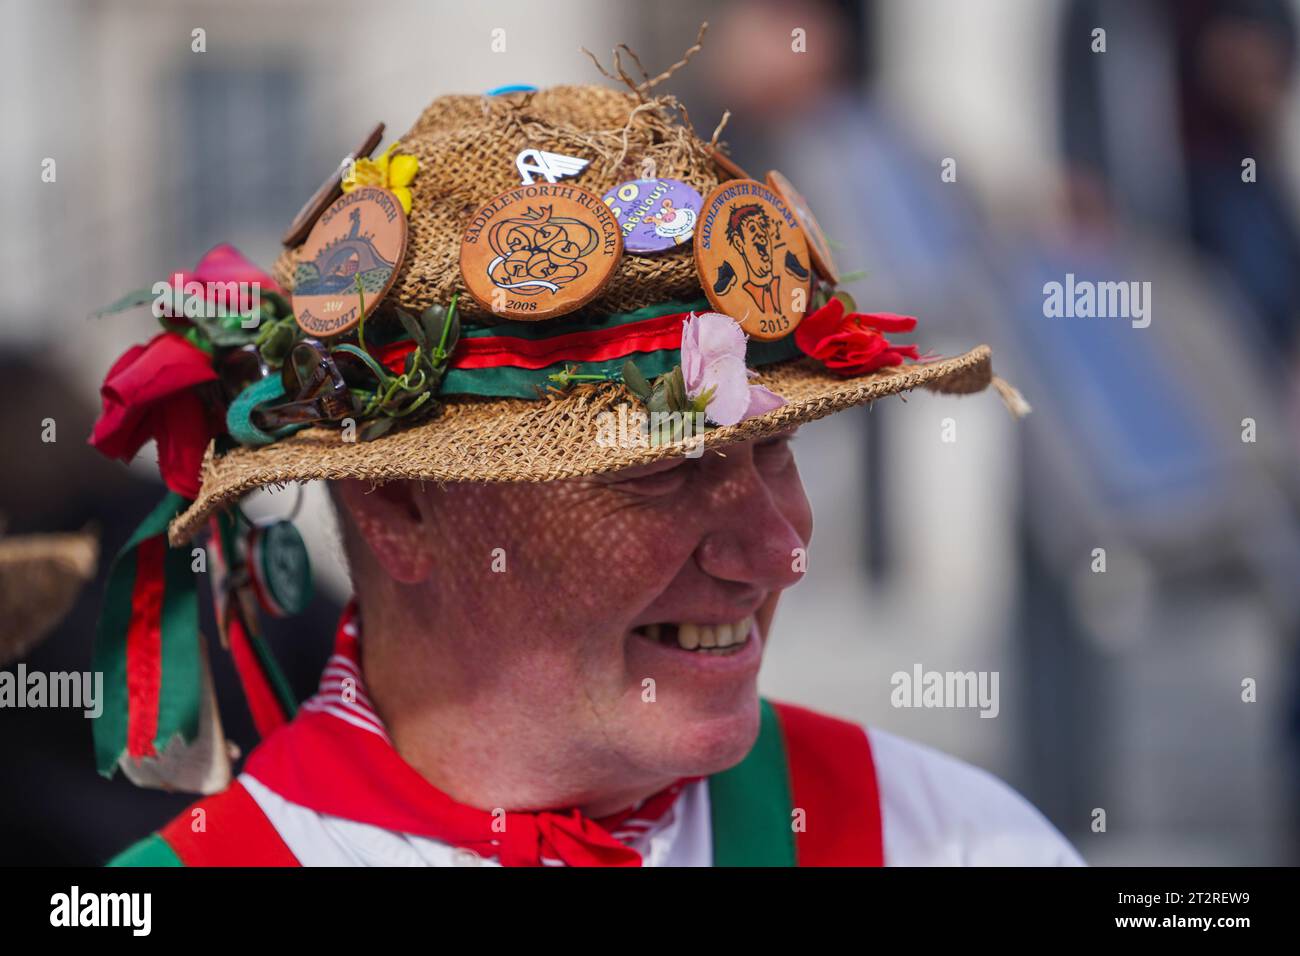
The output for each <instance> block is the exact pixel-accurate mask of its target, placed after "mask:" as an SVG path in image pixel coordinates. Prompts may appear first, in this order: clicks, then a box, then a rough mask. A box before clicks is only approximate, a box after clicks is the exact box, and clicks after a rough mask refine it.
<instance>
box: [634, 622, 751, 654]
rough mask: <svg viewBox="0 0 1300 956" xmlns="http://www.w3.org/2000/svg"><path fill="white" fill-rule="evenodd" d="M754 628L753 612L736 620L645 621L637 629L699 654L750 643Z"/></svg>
mask: <svg viewBox="0 0 1300 956" xmlns="http://www.w3.org/2000/svg"><path fill="white" fill-rule="evenodd" d="M753 630H754V618H753V616H752V615H750V616H748V617H744V618H742V619H741V620H739V621H736V622H734V623H732V624H684V623H683V624H672V623H663V624H645V625H643V626H641V627H637V628H633V633H635V634H639V635H640V636H642V637H645V638H649V639H650V640H652V641H658V642H659V643H660V644H667V645H668V646H669V647H676V648H680V649H681V650H684V651H694V652H696V653H697V654H717V655H726V654H734V653H736V651H738V650H740V649H741V648H742V647H744V646H745V645H746V644H747V643H749V639H750V635H751V634H752V633H753Z"/></svg>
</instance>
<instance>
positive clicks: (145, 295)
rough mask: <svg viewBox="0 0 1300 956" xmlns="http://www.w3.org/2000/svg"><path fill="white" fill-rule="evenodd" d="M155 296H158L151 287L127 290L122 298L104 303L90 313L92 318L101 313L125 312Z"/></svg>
mask: <svg viewBox="0 0 1300 956" xmlns="http://www.w3.org/2000/svg"><path fill="white" fill-rule="evenodd" d="M157 298H158V296H157V295H156V294H155V293H154V291H153V288H152V287H150V288H148V289H136V290H135V291H134V292H128V293H127V294H126V295H124V296H122V298H120V299H118V300H117V301H116V302H114V303H113V304H112V305H106V306H104V307H103V308H102V309H96V310H95V311H94V312H92V313H90V314H91V316H93V317H94V318H99V317H100V316H101V315H116V314H117V313H118V312H127V311H129V310H131V309H138V308H140V306H142V305H148V304H149V303H151V302H153V301H154V300H155V299H157Z"/></svg>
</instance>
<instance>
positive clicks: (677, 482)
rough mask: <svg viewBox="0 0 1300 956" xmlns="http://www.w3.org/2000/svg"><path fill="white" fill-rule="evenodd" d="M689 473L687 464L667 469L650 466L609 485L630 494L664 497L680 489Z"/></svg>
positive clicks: (679, 464)
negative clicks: (640, 472)
mask: <svg viewBox="0 0 1300 956" xmlns="http://www.w3.org/2000/svg"><path fill="white" fill-rule="evenodd" d="M689 473H690V468H689V467H687V463H684V462H678V463H675V464H673V465H672V466H670V467H667V468H664V467H655V466H650V467H649V468H648V469H647V470H646V471H645V472H644V473H642V474H635V473H634V474H631V475H626V476H623V477H620V478H618V479H616V480H614V481H611V482H610V483H609V484H610V487H611V488H617V489H618V490H619V491H626V492H629V493H631V494H636V495H664V494H668V493H670V492H673V491H676V490H677V489H679V488H681V487H682V485H683V484H684V483H685V482H686V478H687V476H688V475H689Z"/></svg>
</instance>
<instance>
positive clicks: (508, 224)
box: [460, 183, 623, 321]
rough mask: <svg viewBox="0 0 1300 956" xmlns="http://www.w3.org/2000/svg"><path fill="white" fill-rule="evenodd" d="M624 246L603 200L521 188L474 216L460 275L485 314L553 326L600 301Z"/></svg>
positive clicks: (559, 188) (548, 187) (549, 188)
mask: <svg viewBox="0 0 1300 956" xmlns="http://www.w3.org/2000/svg"><path fill="white" fill-rule="evenodd" d="M622 253H623V240H622V237H621V235H620V233H619V228H618V220H617V219H616V218H615V217H614V213H613V212H612V211H611V210H610V208H609V207H608V206H606V205H605V203H604V202H602V201H601V198H600V197H599V196H597V195H596V194H595V193H591V192H588V191H587V190H585V189H582V188H580V187H578V186H572V185H568V184H566V183H533V184H532V185H529V186H516V187H515V188H513V189H509V190H507V191H506V192H503V193H502V194H501V195H499V196H497V197H496V198H495V199H493V200H491V201H490V202H488V203H487V204H486V205H485V206H483V208H481V209H479V211H478V212H476V213H474V216H473V218H471V219H470V221H469V225H468V226H467V227H466V229H465V234H464V235H463V236H462V237H461V241H460V274H461V276H462V278H464V280H465V287H466V288H467V289H468V290H469V294H470V295H472V296H473V297H474V300H475V301H476V302H478V304H479V305H481V306H483V308H485V309H488V310H489V311H491V312H494V313H495V314H497V315H501V316H505V317H506V318H509V319H522V320H525V321H527V320H534V319H549V318H551V317H552V316H556V315H563V314H565V313H566V312H572V311H573V310H574V309H577V308H579V307H580V306H583V305H586V304H587V303H588V302H590V301H591V300H592V299H594V298H595V297H596V296H597V295H598V294H599V293H600V290H601V289H603V288H604V287H605V284H606V283H607V282H609V280H610V279H611V278H612V277H613V275H614V267H615V266H617V265H618V259H619V256H620V255H622Z"/></svg>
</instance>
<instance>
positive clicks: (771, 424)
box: [169, 345, 993, 545]
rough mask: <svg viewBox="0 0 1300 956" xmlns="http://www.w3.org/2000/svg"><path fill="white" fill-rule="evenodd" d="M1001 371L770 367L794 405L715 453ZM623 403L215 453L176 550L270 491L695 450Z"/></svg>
mask: <svg viewBox="0 0 1300 956" xmlns="http://www.w3.org/2000/svg"><path fill="white" fill-rule="evenodd" d="M992 374H993V371H992V362H991V353H990V350H989V347H988V346H986V345H981V346H979V347H978V348H975V349H972V350H971V351H969V352H967V353H966V354H964V355H960V356H957V357H955V358H949V359H943V360H941V361H936V362H930V363H925V364H921V365H907V366H900V367H898V368H893V369H882V370H880V371H878V372H874V373H872V374H870V375H865V376H862V377H860V378H849V379H843V378H839V377H837V376H835V375H832V374H830V373H829V372H827V371H825V370H824V369H822V368H821V367H820V366H819V365H817V364H816V363H814V362H812V361H811V360H807V359H805V360H799V361H792V362H783V363H780V364H778V365H772V366H767V367H766V368H763V369H760V370H759V375H758V378H756V379H755V380H754V381H755V382H757V383H759V384H762V385H766V386H767V387H768V388H770V389H772V390H773V391H775V392H776V393H777V394H779V395H781V396H782V397H784V398H785V399H786V402H787V404H785V405H783V406H782V407H780V408H777V409H774V410H772V411H770V412H767V413H766V414H764V415H760V416H757V417H755V418H751V419H749V420H747V421H744V422H741V423H740V424H738V425H730V426H727V427H725V428H718V429H711V430H709V431H707V432H706V433H705V434H704V437H703V443H704V447H705V448H706V449H709V448H717V447H718V446H721V445H726V444H730V443H732V442H738V441H746V440H749V439H753V438H759V437H762V436H764V435H769V434H772V433H774V432H778V431H781V430H782V429H785V428H789V427H791V426H793V425H798V424H801V423H803V422H809V421H812V420H814V419H817V418H823V417H825V416H827V415H830V414H832V413H834V412H837V411H841V410H842V409H845V408H850V407H852V406H854V405H861V404H864V403H866V402H871V401H875V400H876V399H879V398H884V397H886V396H888V395H896V394H898V393H900V392H905V391H910V390H911V389H914V388H922V387H923V388H927V389H930V390H931V391H935V392H942V393H948V394H968V393H971V392H978V391H980V390H982V389H983V388H985V386H987V385H988V384H989V382H990V381H991V379H992ZM620 405H624V406H626V407H628V410H629V412H631V411H632V410H633V409H637V408H640V403H639V402H637V401H636V399H634V398H633V397H632V396H631V395H630V394H629V393H628V392H627V390H626V389H625V388H624V387H623V386H622V385H619V384H613V383H609V384H600V385H585V386H581V387H578V388H575V389H574V390H573V391H572V392H569V393H566V394H565V395H563V396H560V397H556V398H553V399H551V400H546V401H529V400H527V399H473V398H461V399H456V398H453V399H450V400H448V401H447V403H446V404H445V406H444V408H443V409H442V411H441V412H440V413H439V415H438V416H437V417H436V418H433V419H431V420H429V421H427V422H424V423H422V424H420V425H416V426H414V427H412V428H409V429H406V430H403V431H398V432H393V433H391V434H389V435H385V436H384V437H383V438H380V439H377V440H375V441H372V442H345V441H343V440H342V436H341V433H340V432H339V431H338V430H337V429H332V428H312V429H308V430H306V431H302V432H299V433H298V434H296V435H293V436H292V437H290V438H286V439H283V440H282V441H278V442H276V443H275V444H273V445H267V446H266V447H264V448H258V449H251V448H239V449H236V450H234V451H232V452H230V453H229V454H226V455H223V456H221V457H219V458H216V457H213V456H212V455H211V454H209V457H208V460H207V461H206V462H205V463H204V474H203V488H202V490H201V492H200V493H199V497H198V499H197V500H195V502H194V504H193V505H191V506H190V508H189V509H188V510H187V511H186V512H185V513H184V514H182V515H180V516H179V517H177V519H176V520H175V521H174V522H172V525H171V528H170V530H169V534H170V538H171V541H172V543H173V544H174V545H180V544H182V543H183V542H185V541H187V540H188V539H189V538H190V536H191V535H193V534H194V533H195V532H197V531H198V530H199V529H200V528H201V527H202V526H203V523H204V522H205V521H206V520H207V517H208V516H209V515H210V514H212V513H213V512H214V511H215V510H217V509H219V508H221V507H223V506H226V505H229V504H230V503H232V502H234V501H237V500H238V499H239V498H240V497H242V496H243V495H244V494H246V493H247V492H249V491H252V490H253V489H255V488H259V487H262V486H264V485H280V484H284V483H286V482H290V481H315V480H320V479H331V478H364V479H369V480H371V481H374V482H384V481H393V480H402V479H415V480H427V481H552V480H555V479H559V478H575V477H580V476H583V475H593V474H599V473H601V472H606V471H615V470H618V469H620V468H628V467H631V466H633V465H641V464H645V463H647V462H651V461H657V460H658V459H661V458H670V457H675V456H681V455H683V454H684V453H685V452H686V451H687V450H688V449H687V448H686V447H685V446H684V445H683V444H682V443H680V442H679V443H676V444H672V445H659V446H650V445H649V444H648V443H646V444H638V443H637V442H636V441H635V434H634V428H633V426H632V425H629V426H628V427H627V429H626V432H627V433H629V434H630V437H631V438H632V440H631V441H623V440H622V437H621V436H619V435H617V434H616V432H615V429H614V427H613V426H612V423H613V422H615V421H616V420H617V419H618V409H619V406H620ZM602 413H609V414H606V415H604V416H602ZM696 441H697V442H698V441H699V439H696ZM706 453H707V452H706Z"/></svg>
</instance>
